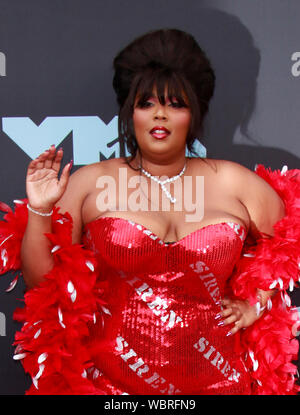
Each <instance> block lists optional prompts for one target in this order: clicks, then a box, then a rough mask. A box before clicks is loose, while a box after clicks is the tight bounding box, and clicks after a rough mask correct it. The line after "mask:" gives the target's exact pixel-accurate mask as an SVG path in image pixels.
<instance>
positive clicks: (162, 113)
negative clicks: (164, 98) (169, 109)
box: [154, 104, 167, 120]
mask: <svg viewBox="0 0 300 415" xmlns="http://www.w3.org/2000/svg"><path fill="white" fill-rule="evenodd" d="M154 119H155V120H166V119H167V114H166V107H165V105H161V104H160V105H157V107H156V109H155V112H154Z"/></svg>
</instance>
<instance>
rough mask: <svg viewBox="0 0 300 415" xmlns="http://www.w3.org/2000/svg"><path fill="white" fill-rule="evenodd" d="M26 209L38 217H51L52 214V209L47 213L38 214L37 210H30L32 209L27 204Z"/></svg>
mask: <svg viewBox="0 0 300 415" xmlns="http://www.w3.org/2000/svg"><path fill="white" fill-rule="evenodd" d="M27 209H28V210H30V212H33V213H35V214H36V215H40V216H51V215H52V213H53V209H52V210H51V212H49V213H42V212H38V211H37V210H34V209H32V207H31V206H30V205H29V203H27Z"/></svg>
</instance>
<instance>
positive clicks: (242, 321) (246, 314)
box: [215, 297, 261, 336]
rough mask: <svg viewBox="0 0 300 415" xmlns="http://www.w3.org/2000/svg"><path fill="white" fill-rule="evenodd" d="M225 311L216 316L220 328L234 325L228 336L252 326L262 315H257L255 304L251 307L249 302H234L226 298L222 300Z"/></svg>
mask: <svg viewBox="0 0 300 415" xmlns="http://www.w3.org/2000/svg"><path fill="white" fill-rule="evenodd" d="M221 305H222V306H223V310H222V311H220V313H218V314H217V315H216V317H215V318H216V320H220V321H219V322H218V325H219V326H227V325H230V324H234V326H233V327H232V328H231V329H230V331H228V333H227V336H229V335H232V334H235V333H237V332H238V331H239V330H240V329H242V328H246V327H249V326H251V324H253V323H254V322H255V321H256V320H257V319H259V317H260V316H261V314H259V315H257V308H256V306H255V304H254V305H253V306H251V305H250V304H249V302H248V301H247V300H234V299H230V298H227V297H225V298H224V299H223V300H221Z"/></svg>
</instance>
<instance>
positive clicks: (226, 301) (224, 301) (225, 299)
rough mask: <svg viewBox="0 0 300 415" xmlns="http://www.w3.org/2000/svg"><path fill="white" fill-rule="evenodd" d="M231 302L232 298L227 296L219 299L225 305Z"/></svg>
mask: <svg viewBox="0 0 300 415" xmlns="http://www.w3.org/2000/svg"><path fill="white" fill-rule="evenodd" d="M231 302H232V300H231V299H230V298H228V297H224V298H223V299H222V300H221V303H222V305H223V306H227V305H229V304H231Z"/></svg>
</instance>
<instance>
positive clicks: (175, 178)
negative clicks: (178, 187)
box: [140, 162, 186, 203]
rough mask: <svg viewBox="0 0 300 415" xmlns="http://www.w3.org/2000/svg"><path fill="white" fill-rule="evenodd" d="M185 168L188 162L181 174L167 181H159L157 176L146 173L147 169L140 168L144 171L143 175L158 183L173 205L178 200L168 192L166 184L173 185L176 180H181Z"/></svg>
mask: <svg viewBox="0 0 300 415" xmlns="http://www.w3.org/2000/svg"><path fill="white" fill-rule="evenodd" d="M185 168H186V162H185V165H184V167H183V169H182V170H181V172H180V173H179V174H176V176H173V177H168V178H167V179H166V180H159V179H158V178H157V177H156V176H152V174H150V173H149V172H148V171H146V170H145V169H143V168H142V167H141V166H140V169H141V171H142V173H144V175H145V176H147V177H149V178H150V179H151V180H154V181H155V182H156V183H158V184H159V185H160V187H161V190H162V191H163V192H164V193H165V195H166V196H167V198H168V199H169V200H170V201H171V202H172V203H176V198H175V197H172V195H171V193H170V192H169V191H168V189H167V188H166V186H165V184H166V183H171V182H174V181H175V180H177V179H179V177H180V176H182V175H183V173H184V172H185Z"/></svg>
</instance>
